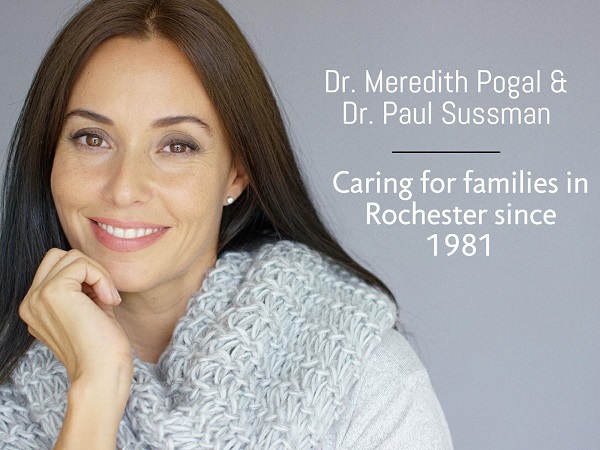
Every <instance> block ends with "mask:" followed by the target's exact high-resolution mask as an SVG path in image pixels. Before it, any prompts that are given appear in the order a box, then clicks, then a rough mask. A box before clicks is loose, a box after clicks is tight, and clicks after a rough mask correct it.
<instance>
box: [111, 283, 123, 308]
mask: <svg viewBox="0 0 600 450" xmlns="http://www.w3.org/2000/svg"><path fill="white" fill-rule="evenodd" d="M112 291H113V297H114V299H115V301H116V302H117V304H119V303H121V302H122V300H121V296H120V295H119V291H117V288H116V287H114V286H113V287H112Z"/></svg>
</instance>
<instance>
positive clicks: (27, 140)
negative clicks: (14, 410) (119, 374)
mask: <svg viewBox="0 0 600 450" xmlns="http://www.w3.org/2000/svg"><path fill="white" fill-rule="evenodd" d="M114 36H126V37H131V38H135V39H148V38H150V37H152V36H160V37H162V38H166V39H168V40H170V41H172V42H173V43H175V44H176V45H177V46H178V47H179V48H180V49H181V50H182V51H183V52H184V53H185V54H186V55H187V57H188V58H189V60H190V61H191V62H192V64H193V65H194V66H195V67H196V69H197V71H198V73H199V75H200V78H201V79H202V81H203V83H204V87H205V89H206V91H207V93H208V96H209V98H210V99H211V101H212V102H213V105H214V107H215V108H216V110H217V112H218V114H219V116H220V118H221V120H222V124H223V128H224V130H225V133H226V139H227V141H228V143H229V145H230V148H231V151H232V154H233V157H234V158H235V159H237V160H238V161H239V162H240V163H241V164H242V165H243V166H244V168H245V169H246V171H247V173H248V175H249V179H250V183H249V185H248V187H247V188H246V190H245V191H244V193H243V194H242V195H241V196H240V197H239V198H238V199H237V200H236V202H235V203H234V204H233V205H231V206H228V207H227V208H225V210H224V213H223V217H222V222H221V230H220V236H219V248H218V251H219V253H221V252H223V251H226V250H229V249H239V248H243V247H244V246H246V245H247V244H248V243H251V242H253V241H256V240H257V239H259V238H265V237H271V238H276V239H291V240H294V241H297V242H302V243H304V244H306V245H308V246H309V247H311V248H314V249H316V250H318V251H320V252H322V253H323V254H325V255H328V256H329V257H331V258H333V259H334V260H336V261H338V262H339V263H340V264H342V265H343V266H345V267H346V268H348V269H349V270H350V271H352V272H353V273H355V274H356V275H357V276H359V277H360V278H362V279H364V280H365V281H366V282H368V283H370V284H372V285H374V286H377V287H379V288H380V289H381V290H383V291H384V292H385V293H387V294H388V295H389V296H390V297H392V298H393V296H392V294H391V292H390V291H389V289H388V288H387V287H386V286H385V285H384V283H383V282H382V281H381V280H379V278H377V277H376V276H375V275H373V274H372V273H371V272H369V271H368V270H366V269H365V268H363V267H362V266H361V265H359V264H358V263H357V262H356V261H354V260H353V259H352V258H351V257H350V256H349V255H348V254H347V253H346V252H345V251H344V250H343V249H342V248H341V246H340V245H339V244H338V242H337V241H336V240H335V238H334V237H333V236H332V235H331V234H330V233H329V232H328V231H327V229H326V228H325V226H324V225H323V223H322V221H321V219H320V218H319V215H318V213H317V211H316V209H315V207H314V205H313V203H312V201H311V200H310V196H309V193H308V190H307V189H306V186H305V185H304V182H303V181H302V177H301V175H300V170H299V168H298V164H297V162H296V160H295V158H294V154H293V152H292V148H291V145H290V142H289V138H288V135H287V132H286V129H285V125H284V122H283V120H282V117H281V114H280V111H279V108H278V107H277V103H276V100H275V97H274V95H273V93H272V91H271V88H270V86H269V83H268V81H267V79H266V77H265V74H264V72H263V70H262V68H261V66H260V64H259V62H258V60H257V58H256V56H255V54H254V52H253V51H252V49H251V48H250V46H249V44H248V42H247V41H246V39H245V38H244V36H243V34H242V33H241V31H240V30H239V28H238V27H237V25H236V23H235V22H234V21H233V19H232V18H231V17H230V16H229V14H228V13H227V12H226V11H225V9H224V8H223V7H222V6H221V5H220V4H219V3H218V2H217V1H215V0H127V1H123V0H94V1H92V2H90V3H88V4H87V5H85V6H84V7H83V8H82V9H81V11H80V12H79V13H78V14H76V15H75V16H74V17H73V18H72V19H71V20H70V21H69V23H68V24H67V25H66V26H65V27H64V29H63V30H62V31H61V33H60V34H59V35H58V36H57V38H56V40H55V41H54V43H53V44H52V46H51V47H50V48H49V50H48V52H47V53H46V56H45V57H44V59H43V61H42V63H41V65H40V67H39V69H38V71H37V74H36V76H35V78H34V80H33V83H32V86H31V88H30V90H29V93H28V95H27V98H26V100H25V104H24V106H23V109H22V112H21V115H20V117H19V120H18V122H17V125H16V127H15V131H14V134H13V137H12V140H11V143H10V148H9V154H8V161H7V167H6V175H5V179H4V186H3V193H2V194H3V198H2V202H3V204H2V219H1V220H2V222H1V225H0V261H1V262H2V264H3V270H2V271H1V274H0V277H1V278H0V295H1V300H0V317H1V321H2V322H1V328H0V363H1V365H2V367H0V382H2V381H3V380H4V379H5V378H6V377H7V376H8V375H9V374H10V372H11V371H12V369H13V368H14V366H15V364H16V363H17V361H18V359H19V358H20V357H21V356H22V355H23V353H24V352H25V351H26V350H27V348H28V347H29V346H30V345H31V342H32V341H33V338H32V337H31V336H30V335H29V333H28V332H27V326H26V325H25V323H24V322H23V321H21V320H20V318H19V316H18V307H19V304H20V303H21V301H22V299H23V298H24V297H25V295H26V293H27V290H28V289H29V286H30V285H31V281H32V279H33V276H34V274H35V271H36V269H37V267H38V265H39V263H40V261H41V260H42V258H43V256H44V254H45V253H46V252H47V251H48V250H49V249H50V248H53V247H58V248H62V249H69V248H70V247H69V243H68V242H67V239H66V238H65V235H64V233H63V231H62V229H61V226H60V223H59V221H58V217H57V214H56V210H55V207H54V202H53V200H52V194H51V190H50V173H51V170H52V162H53V158H54V150H55V146H56V143H57V141H58V136H59V133H60V131H61V128H62V122H63V117H64V114H65V108H66V104H67V100H68V97H69V94H70V92H71V89H72V87H73V84H74V83H75V80H76V79H77V76H78V74H79V72H80V71H81V69H82V67H83V65H84V64H85V63H86V61H87V60H88V58H89V57H90V55H91V54H92V53H93V51H94V50H95V49H96V48H97V47H98V45H99V44H100V43H102V42H103V41H105V40H106V39H108V38H111V37H114Z"/></svg>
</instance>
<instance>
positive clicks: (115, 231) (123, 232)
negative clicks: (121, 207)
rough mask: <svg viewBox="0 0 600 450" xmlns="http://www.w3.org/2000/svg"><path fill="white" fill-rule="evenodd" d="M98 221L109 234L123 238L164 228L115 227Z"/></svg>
mask: <svg viewBox="0 0 600 450" xmlns="http://www.w3.org/2000/svg"><path fill="white" fill-rule="evenodd" d="M96 223H97V224H98V226H99V227H100V228H102V229H103V230H105V231H106V232H107V233H108V234H110V235H112V236H114V237H118V238H121V239H136V238H141V237H144V236H148V235H150V234H153V233H156V232H158V231H160V230H162V228H119V227H113V226H112V225H106V224H104V223H100V222H96Z"/></svg>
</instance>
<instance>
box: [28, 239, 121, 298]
mask: <svg viewBox="0 0 600 450" xmlns="http://www.w3.org/2000/svg"><path fill="white" fill-rule="evenodd" d="M55 278H58V279H59V280H61V286H64V287H65V288H70V289H72V290H79V291H83V292H84V293H86V294H87V293H89V290H87V292H86V289H84V287H82V286H85V285H87V286H89V287H90V288H91V289H92V291H93V292H94V294H95V295H93V296H92V295H90V298H92V299H93V300H94V301H95V302H100V303H104V304H105V305H109V306H116V305H118V304H119V303H121V298H120V296H119V293H118V291H117V289H116V287H115V285H114V283H113V281H112V278H111V276H110V274H109V273H108V271H107V270H106V269H105V268H104V267H102V266H101V265H100V264H98V263H97V262H96V261H94V260H93V259H91V258H89V257H88V256H86V255H85V254H83V253H82V252H80V251H79V250H70V251H68V252H65V251H64V250H60V249H52V250H50V251H49V252H48V253H47V254H46V256H45V257H44V259H43V260H42V263H41V264H40V267H39V268H38V271H37V273H36V275H35V277H34V282H33V284H32V289H35V288H37V287H39V286H40V284H41V283H42V282H48V281H49V280H52V279H55Z"/></svg>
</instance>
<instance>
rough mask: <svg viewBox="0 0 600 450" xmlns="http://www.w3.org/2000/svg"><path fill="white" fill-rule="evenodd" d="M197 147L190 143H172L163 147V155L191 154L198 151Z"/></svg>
mask: <svg viewBox="0 0 600 450" xmlns="http://www.w3.org/2000/svg"><path fill="white" fill-rule="evenodd" d="M198 148H199V147H198V145H197V144H194V143H192V142H183V141H173V142H171V143H169V144H168V145H166V146H165V147H163V150H162V151H163V152H165V153H179V154H181V153H193V152H196V151H197V150H198Z"/></svg>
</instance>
